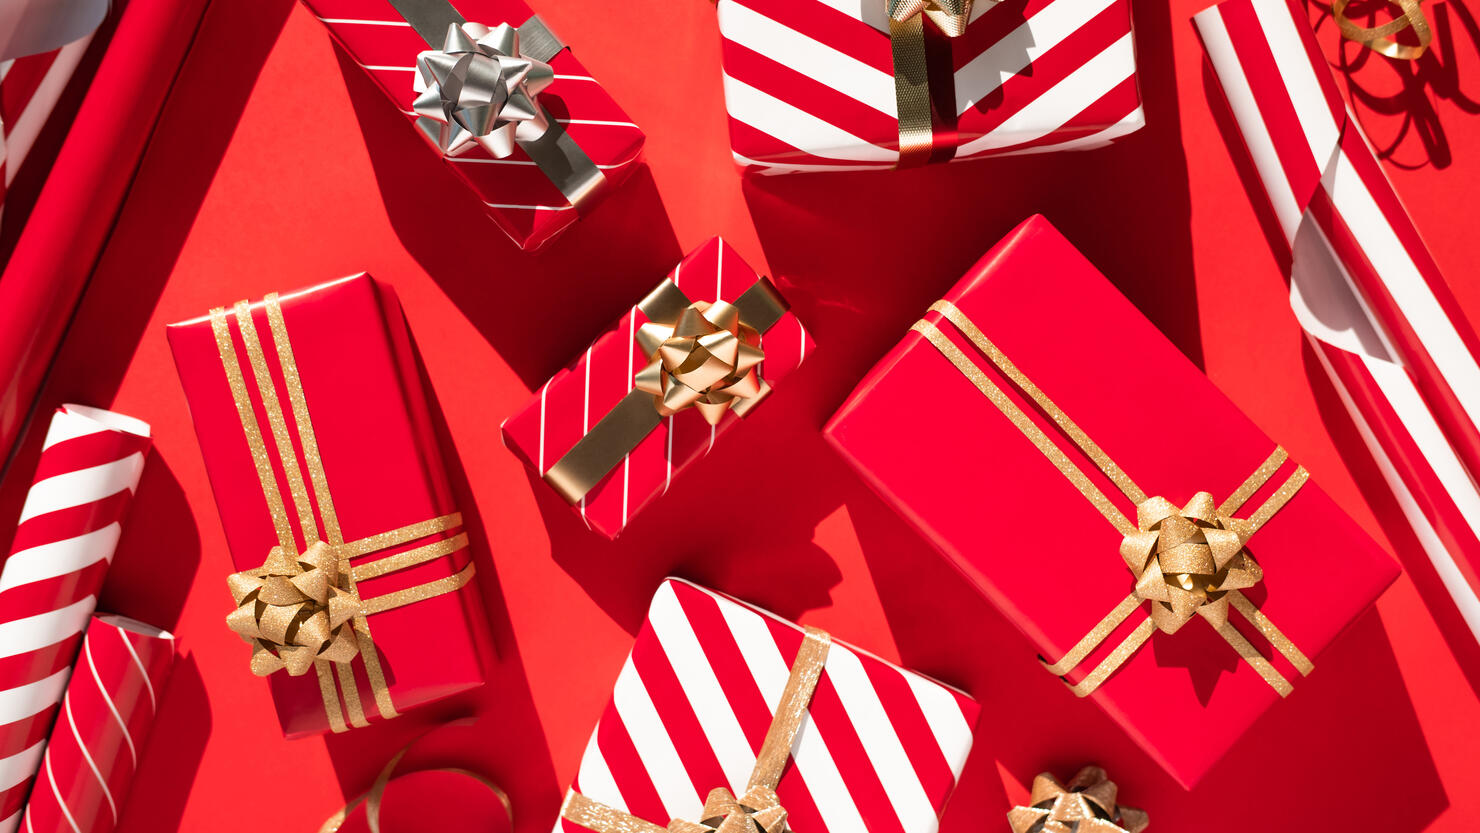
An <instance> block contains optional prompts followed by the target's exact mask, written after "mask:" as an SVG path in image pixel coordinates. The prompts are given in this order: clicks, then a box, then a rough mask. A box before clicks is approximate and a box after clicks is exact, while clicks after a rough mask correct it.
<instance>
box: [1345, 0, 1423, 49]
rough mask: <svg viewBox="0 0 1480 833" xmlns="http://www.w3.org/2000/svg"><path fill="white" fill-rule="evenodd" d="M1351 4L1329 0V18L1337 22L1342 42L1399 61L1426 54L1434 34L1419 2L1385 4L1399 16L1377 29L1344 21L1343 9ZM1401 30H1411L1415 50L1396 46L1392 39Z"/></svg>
mask: <svg viewBox="0 0 1480 833" xmlns="http://www.w3.org/2000/svg"><path fill="white" fill-rule="evenodd" d="M1350 2H1351V0H1332V2H1331V16H1332V17H1333V18H1335V19H1336V28H1338V29H1340V30H1341V36H1342V37H1343V38H1346V39H1347V40H1350V41H1355V42H1357V43H1359V44H1361V45H1362V46H1365V47H1367V48H1368V49H1371V50H1372V51H1373V52H1376V53H1378V54H1380V55H1386V56H1387V57H1389V58H1395V59H1397V60H1400V61H1412V60H1417V59H1418V58H1419V57H1420V56H1422V55H1423V53H1424V52H1426V51H1427V50H1428V48H1429V43H1430V42H1431V41H1432V40H1433V38H1434V32H1433V29H1432V28H1431V27H1430V26H1429V19H1428V18H1427V17H1426V16H1425V15H1424V13H1423V7H1422V6H1420V5H1419V0H1388V3H1389V4H1390V5H1393V6H1397V7H1398V9H1399V11H1401V12H1402V14H1401V15H1400V16H1398V17H1395V18H1393V19H1392V20H1389V21H1388V22H1387V23H1383V24H1381V25H1378V26H1359V25H1357V23H1355V22H1354V21H1353V20H1352V19H1351V18H1349V17H1347V16H1346V7H1347V6H1348V5H1349V4H1350ZM1404 29H1412V30H1413V34H1414V37H1416V38H1417V39H1418V45H1417V46H1410V45H1408V44H1406V43H1398V41H1397V40H1395V39H1394V38H1393V36H1394V35H1396V34H1398V33H1399V32H1401V31H1403V30H1404Z"/></svg>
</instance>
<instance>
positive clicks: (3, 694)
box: [0, 666, 72, 789]
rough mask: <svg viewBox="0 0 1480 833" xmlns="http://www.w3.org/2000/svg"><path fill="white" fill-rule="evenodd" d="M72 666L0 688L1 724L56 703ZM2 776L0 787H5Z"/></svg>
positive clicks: (12, 721)
mask: <svg viewBox="0 0 1480 833" xmlns="http://www.w3.org/2000/svg"><path fill="white" fill-rule="evenodd" d="M71 676H72V668H71V666H68V667H67V668H63V669H62V670H60V671H58V672H56V673H54V674H52V675H51V676H49V677H44V678H42V679H40V680H37V681H35V682H32V683H26V684H25V685H19V686H15V687H14V688H7V689H4V690H0V726H3V725H5V724H7V723H15V722H17V721H20V720H25V719H26V718H28V717H34V716H36V715H38V714H40V713H41V712H44V711H46V710H47V709H48V708H50V707H52V706H54V705H56V703H57V701H58V700H61V699H62V695H63V694H64V693H65V692H66V690H67V679H68V678H69V677H71ZM4 780H5V779H4V778H3V777H0V789H5V786H4Z"/></svg>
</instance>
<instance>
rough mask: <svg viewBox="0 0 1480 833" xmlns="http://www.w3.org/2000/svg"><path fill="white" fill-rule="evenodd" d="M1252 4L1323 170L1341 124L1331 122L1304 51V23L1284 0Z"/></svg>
mask: <svg viewBox="0 0 1480 833" xmlns="http://www.w3.org/2000/svg"><path fill="white" fill-rule="evenodd" d="M1251 5H1252V6H1253V9H1254V16H1255V17H1257V18H1259V28H1260V29H1262V30H1263V32H1264V37H1265V40H1267V41H1268V42H1269V51H1270V53H1271V54H1272V55H1273V56H1274V63H1275V66H1276V67H1277V68H1278V70H1279V73H1280V80H1281V81H1282V82H1283V86H1284V88H1285V92H1286V93H1287V94H1288V95H1289V96H1290V103H1291V104H1292V105H1293V106H1294V108H1295V115H1296V118H1298V119H1299V121H1300V127H1301V129H1302V130H1303V131H1304V132H1305V139H1306V142H1307V143H1308V144H1309V146H1310V155H1311V157H1312V158H1313V159H1314V160H1315V163H1316V164H1317V165H1320V166H1321V168H1322V169H1323V170H1324V168H1325V167H1326V164H1327V160H1328V159H1330V158H1331V153H1332V151H1334V150H1335V149H1336V146H1337V144H1338V143H1339V142H1340V141H1341V126H1340V125H1338V124H1337V123H1336V122H1335V121H1333V118H1332V114H1331V107H1330V105H1329V104H1327V103H1326V94H1325V93H1324V92H1323V91H1322V90H1321V81H1320V78H1318V77H1317V76H1316V68H1315V67H1314V66H1311V63H1310V55H1309V54H1307V53H1306V51H1305V42H1304V37H1305V33H1302V32H1301V31H1300V29H1299V28H1297V27H1298V26H1300V27H1303V26H1306V24H1305V23H1304V22H1301V23H1299V24H1297V23H1296V22H1295V19H1294V18H1293V17H1292V16H1291V15H1290V7H1289V6H1288V5H1286V4H1285V2H1284V0H1278V2H1275V3H1269V2H1263V1H1262V0H1254V2H1253V3H1252V4H1251ZM1323 71H1328V70H1323Z"/></svg>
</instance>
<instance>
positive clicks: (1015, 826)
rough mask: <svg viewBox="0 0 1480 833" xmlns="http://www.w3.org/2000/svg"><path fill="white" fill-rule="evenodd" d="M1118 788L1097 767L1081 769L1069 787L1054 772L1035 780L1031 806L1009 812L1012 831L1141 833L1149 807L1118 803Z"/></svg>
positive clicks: (1148, 821)
mask: <svg viewBox="0 0 1480 833" xmlns="http://www.w3.org/2000/svg"><path fill="white" fill-rule="evenodd" d="M1118 792H1119V790H1118V788H1117V787H1116V786H1115V782H1114V781H1111V780H1110V778H1109V776H1107V775H1106V774H1105V770H1103V769H1100V768H1099V767H1097V766H1087V767H1085V768H1084V769H1081V770H1079V772H1078V774H1076V775H1075V776H1074V780H1072V781H1070V782H1069V785H1068V786H1067V787H1066V786H1064V785H1063V784H1062V783H1060V782H1059V779H1057V778H1055V777H1054V776H1053V775H1052V774H1051V773H1047V772H1044V773H1040V774H1039V775H1038V776H1037V777H1036V778H1034V779H1033V793H1032V795H1031V796H1030V797H1029V798H1028V804H1029V805H1030V806H1027V807H1023V806H1018V807H1014V808H1012V809H1011V810H1009V811H1008V812H1007V823H1008V824H1009V825H1010V826H1011V827H1012V833H1141V831H1142V830H1145V829H1146V827H1147V825H1148V824H1149V823H1150V818H1149V817H1148V816H1147V815H1146V811H1145V810H1138V809H1136V808H1135V807H1126V806H1124V805H1121V804H1117V803H1116V798H1117V793H1118Z"/></svg>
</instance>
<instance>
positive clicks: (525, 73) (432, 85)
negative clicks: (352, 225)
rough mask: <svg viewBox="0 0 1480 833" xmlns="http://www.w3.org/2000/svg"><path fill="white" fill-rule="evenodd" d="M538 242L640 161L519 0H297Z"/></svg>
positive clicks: (515, 229) (614, 119) (465, 175)
mask: <svg viewBox="0 0 1480 833" xmlns="http://www.w3.org/2000/svg"><path fill="white" fill-rule="evenodd" d="M303 2H304V5H306V6H307V7H308V8H309V10H310V11H312V12H313V13H314V15H316V16H317V17H318V18H319V19H320V20H322V21H323V22H324V25H326V26H328V27H329V31H330V32H331V33H332V34H333V35H334V39H335V40H336V41H338V42H339V44H340V46H342V47H344V50H345V51H346V52H347V53H349V56H350V58H351V59H353V60H354V62H355V63H357V64H359V65H360V66H361V67H362V68H363V69H364V70H365V72H367V73H369V75H370V77H371V78H372V79H374V81H375V83H376V85H377V86H379V87H380V89H381V91H382V92H384V93H385V95H386V97H387V98H389V99H390V100H391V103H392V104H393V105H394V106H395V107H396V108H397V109H398V110H400V111H401V112H403V113H405V114H406V116H407V117H408V118H409V119H410V120H411V121H412V122H413V123H414V124H415V126H416V127H417V129H418V131H419V132H420V133H421V134H422V136H423V138H425V139H426V140H427V141H428V142H429V143H430V144H431V145H432V148H433V149H434V150H435V151H436V152H437V153H439V154H440V155H441V156H442V159H443V161H444V162H446V163H447V165H448V167H450V168H451V169H452V171H453V173H455V174H456V175H457V176H458V177H459V178H460V179H462V180H463V182H464V183H466V184H467V186H468V187H469V188H471V189H472V190H473V192H474V193H476V194H477V195H478V199H479V200H480V201H482V202H483V205H484V207H485V210H486V211H487V212H488V214H489V216H490V217H492V218H493V220H494V222H496V223H497V224H498V226H499V227H500V228H501V229H503V230H504V232H505V233H507V234H508V235H509V237H511V238H513V240H514V242H515V243H517V244H519V248H521V249H526V250H530V251H533V250H535V249H538V248H540V247H541V246H543V245H545V244H546V243H548V242H550V241H551V240H553V239H554V238H555V237H556V236H557V235H558V234H560V233H561V232H562V231H564V230H565V229H567V228H569V227H570V226H571V225H572V224H574V223H575V222H576V220H577V219H578V217H579V216H580V215H582V214H586V213H588V212H589V211H591V210H592V209H594V208H595V207H596V205H597V204H598V202H599V201H600V199H601V197H602V196H604V195H605V194H606V193H607V192H609V191H610V190H611V189H612V188H614V187H616V186H617V185H618V184H620V183H621V181H622V180H624V179H626V178H627V176H628V175H629V174H631V173H632V172H633V171H634V170H636V169H637V163H638V159H639V156H640V155H641V152H642V144H643V134H642V130H641V129H639V128H638V126H637V125H636V124H633V123H632V120H631V119H629V118H628V117H627V114H626V113H624V112H623V111H622V108H621V107H620V106H618V105H617V103H616V102H615V101H614V100H612V97H611V96H610V95H608V94H607V92H606V90H605V89H603V88H602V86H601V85H600V84H599V83H598V82H597V81H596V79H595V78H593V77H592V76H591V73H589V72H587V71H586V68H585V67H584V66H582V65H581V62H580V61H579V60H577V59H576V57H575V56H574V55H573V54H572V53H571V50H570V49H569V48H567V47H568V45H567V44H565V43H564V42H563V41H561V40H560V39H559V37H558V36H557V35H556V33H554V32H552V31H551V30H550V29H549V28H547V27H546V26H545V24H544V23H543V21H542V20H541V19H540V18H539V17H538V16H537V15H535V14H534V13H533V12H531V10H530V8H529V7H528V6H526V5H525V4H524V3H522V2H520V0H456V2H455V3H454V2H451V0H303Z"/></svg>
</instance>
